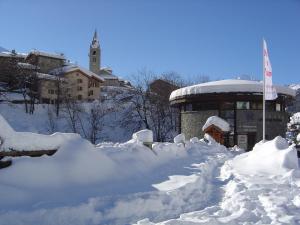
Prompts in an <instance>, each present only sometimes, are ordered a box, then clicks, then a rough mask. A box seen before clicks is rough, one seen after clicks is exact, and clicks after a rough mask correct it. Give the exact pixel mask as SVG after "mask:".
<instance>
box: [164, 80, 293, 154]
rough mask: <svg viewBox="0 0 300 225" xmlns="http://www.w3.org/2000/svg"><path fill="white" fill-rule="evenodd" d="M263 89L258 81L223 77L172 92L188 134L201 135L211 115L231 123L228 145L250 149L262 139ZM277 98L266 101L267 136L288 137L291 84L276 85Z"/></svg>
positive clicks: (171, 97) (182, 125)
mask: <svg viewBox="0 0 300 225" xmlns="http://www.w3.org/2000/svg"><path fill="white" fill-rule="evenodd" d="M262 89H263V85H262V83H261V82H257V81H246V80H222V81H214V82H208V83H203V84H199V85H194V86H190V87H185V88H181V89H178V90H176V91H173V92H172V94H171V96H170V102H171V104H172V106H174V107H177V108H179V109H180V122H181V123H180V131H181V132H182V133H184V134H185V135H186V137H188V138H191V137H199V138H200V137H202V136H203V132H202V130H201V128H202V126H203V125H204V124H205V122H206V120H207V118H209V117H210V116H219V117H221V118H222V119H224V120H226V121H227V122H228V123H229V124H230V132H229V135H228V137H227V140H226V145H227V146H234V145H238V146H240V147H242V148H244V149H247V150H250V149H252V147H253V146H254V144H255V143H257V142H259V141H260V140H262V117H263V113H262V107H263V102H262ZM276 90H277V93H278V98H277V99H276V100H273V101H267V102H266V139H272V138H274V137H276V136H278V135H281V136H285V131H286V124H287V122H288V120H289V115H288V113H287V112H286V110H285V109H286V107H287V105H288V104H289V103H290V102H291V101H292V99H293V98H294V97H295V91H294V90H292V89H290V88H288V87H281V86H277V87H276Z"/></svg>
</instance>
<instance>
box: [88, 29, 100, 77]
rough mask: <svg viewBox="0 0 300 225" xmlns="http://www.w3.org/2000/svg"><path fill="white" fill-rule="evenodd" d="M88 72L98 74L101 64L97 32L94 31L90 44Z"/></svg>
mask: <svg viewBox="0 0 300 225" xmlns="http://www.w3.org/2000/svg"><path fill="white" fill-rule="evenodd" d="M89 58H90V71H92V72H94V73H96V74H98V73H99V72H100V68H101V67H100V64H101V49H100V44H99V40H98V35H97V30H95V33H94V37H93V40H92V43H91V45H90V54H89Z"/></svg>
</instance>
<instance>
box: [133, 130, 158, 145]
mask: <svg viewBox="0 0 300 225" xmlns="http://www.w3.org/2000/svg"><path fill="white" fill-rule="evenodd" d="M132 139H133V140H135V141H139V142H142V143H147V142H148V143H152V142H153V132H152V131H151V130H147V129H145V130H140V131H138V132H136V133H134V134H133V135H132Z"/></svg>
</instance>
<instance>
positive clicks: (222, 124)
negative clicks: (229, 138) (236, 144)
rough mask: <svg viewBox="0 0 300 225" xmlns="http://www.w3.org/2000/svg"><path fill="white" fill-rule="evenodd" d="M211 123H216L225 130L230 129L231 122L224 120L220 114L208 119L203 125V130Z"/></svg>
mask: <svg viewBox="0 0 300 225" xmlns="http://www.w3.org/2000/svg"><path fill="white" fill-rule="evenodd" d="M211 125H215V126H216V127H218V128H220V129H221V130H222V131H224V132H228V131H230V125H229V123H227V121H225V120H223V119H222V118H220V117H218V116H211V117H209V118H208V119H207V120H206V122H205V124H204V125H203V127H202V130H203V131H204V130H205V129H206V128H208V127H209V126H211Z"/></svg>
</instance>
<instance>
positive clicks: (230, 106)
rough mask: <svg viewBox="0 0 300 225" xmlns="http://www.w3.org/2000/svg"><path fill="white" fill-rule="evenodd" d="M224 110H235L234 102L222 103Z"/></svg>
mask: <svg viewBox="0 0 300 225" xmlns="http://www.w3.org/2000/svg"><path fill="white" fill-rule="evenodd" d="M221 109H222V110H233V109H234V102H222V103H221Z"/></svg>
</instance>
